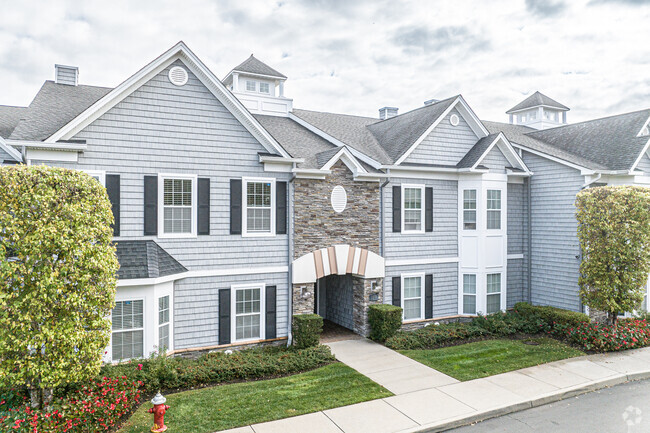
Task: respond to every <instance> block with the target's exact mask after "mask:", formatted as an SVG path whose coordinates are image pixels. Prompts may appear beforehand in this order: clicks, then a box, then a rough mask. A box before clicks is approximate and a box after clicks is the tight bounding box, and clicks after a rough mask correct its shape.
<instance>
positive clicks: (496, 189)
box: [484, 186, 507, 235]
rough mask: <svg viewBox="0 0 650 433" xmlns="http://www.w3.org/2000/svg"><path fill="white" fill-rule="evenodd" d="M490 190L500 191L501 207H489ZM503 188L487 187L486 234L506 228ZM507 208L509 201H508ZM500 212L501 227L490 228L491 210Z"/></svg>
mask: <svg viewBox="0 0 650 433" xmlns="http://www.w3.org/2000/svg"><path fill="white" fill-rule="evenodd" d="M490 191H499V209H490V208H489V207H488V203H489V201H490V198H489V197H488V195H489V192H490ZM503 196H504V194H503V188H499V187H489V186H488V187H487V188H486V189H485V208H484V209H485V230H486V235H491V234H493V233H496V232H501V231H503V230H504V224H503V215H504V211H503ZM506 209H507V203H506ZM497 211H498V212H499V227H497V228H490V227H488V225H489V221H490V212H492V213H495V212H497Z"/></svg>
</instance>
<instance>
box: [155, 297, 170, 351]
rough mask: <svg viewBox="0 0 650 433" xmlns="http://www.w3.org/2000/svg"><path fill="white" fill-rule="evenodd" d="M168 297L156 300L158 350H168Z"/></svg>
mask: <svg viewBox="0 0 650 433" xmlns="http://www.w3.org/2000/svg"><path fill="white" fill-rule="evenodd" d="M170 314H171V310H170V307H169V295H167V296H163V297H160V298H158V349H159V350H162V349H169V321H170Z"/></svg>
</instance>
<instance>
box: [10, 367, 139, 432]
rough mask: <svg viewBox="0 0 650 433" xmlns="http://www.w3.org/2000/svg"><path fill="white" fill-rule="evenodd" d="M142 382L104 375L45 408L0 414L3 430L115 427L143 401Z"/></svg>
mask: <svg viewBox="0 0 650 433" xmlns="http://www.w3.org/2000/svg"><path fill="white" fill-rule="evenodd" d="M141 386H142V382H139V381H138V382H133V381H130V380H128V379H127V378H126V376H122V377H120V378H108V377H104V378H102V380H99V381H97V382H91V384H90V385H88V386H84V387H83V388H80V389H78V390H76V391H74V392H72V393H70V394H69V395H68V396H67V397H64V398H58V399H57V398H55V399H54V400H53V401H52V403H51V404H50V405H48V406H46V407H44V408H42V409H38V410H34V409H32V408H31V407H30V405H29V404H24V405H19V406H14V407H12V408H9V409H8V410H7V411H5V412H3V413H2V414H1V416H0V431H3V432H5V431H6V432H20V433H27V432H29V433H59V432H70V433H86V432H97V431H107V430H112V429H113V428H114V427H115V426H116V423H117V422H118V421H119V420H120V418H122V416H124V415H126V414H128V413H130V412H131V410H132V409H133V408H135V407H137V406H138V405H139V404H140V387H141Z"/></svg>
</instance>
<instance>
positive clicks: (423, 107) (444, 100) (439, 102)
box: [379, 93, 461, 123]
mask: <svg viewBox="0 0 650 433" xmlns="http://www.w3.org/2000/svg"><path fill="white" fill-rule="evenodd" d="M459 96H461V95H460V93H459V94H458V95H455V96H451V97H449V98H445V99H441V100H440V101H438V102H434V103H433V104H429V105H423V106H421V107H416V108H414V109H412V110H409V111H405V112H404V113H401V114H398V115H397V116H393V117H389V118H388V119H380V120H379V122H381V123H383V122H387V121H389V120H393V119H397V118H398V117H400V116H404V115H406V114H409V113H413V112H414V111H418V110H423V109H425V108H430V107H435V106H436V105H440V104H442V103H444V102H448V101H450V100H452V99H456V98H458V97H459Z"/></svg>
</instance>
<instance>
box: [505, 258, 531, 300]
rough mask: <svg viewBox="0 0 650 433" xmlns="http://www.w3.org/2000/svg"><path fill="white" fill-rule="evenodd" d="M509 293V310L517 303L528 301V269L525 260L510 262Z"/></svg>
mask: <svg viewBox="0 0 650 433" xmlns="http://www.w3.org/2000/svg"><path fill="white" fill-rule="evenodd" d="M506 277H507V284H506V287H507V291H506V304H507V308H512V307H514V306H515V304H516V303H517V302H522V301H525V300H526V296H527V293H526V284H527V281H526V268H525V260H524V259H510V260H508V270H507V272H506Z"/></svg>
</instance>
